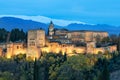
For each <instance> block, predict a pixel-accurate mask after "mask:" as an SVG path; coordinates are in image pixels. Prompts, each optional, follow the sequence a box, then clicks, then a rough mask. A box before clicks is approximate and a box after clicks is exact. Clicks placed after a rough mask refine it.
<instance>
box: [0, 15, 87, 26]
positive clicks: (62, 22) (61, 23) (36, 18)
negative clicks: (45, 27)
mask: <svg viewBox="0 0 120 80" xmlns="http://www.w3.org/2000/svg"><path fill="white" fill-rule="evenodd" d="M0 17H15V18H21V19H24V20H32V21H37V22H42V23H46V24H48V23H50V21H53V22H54V24H56V25H59V26H67V25H69V24H72V23H77V24H86V23H84V22H80V21H70V20H62V19H52V18H48V17H44V16H25V15H0Z"/></svg>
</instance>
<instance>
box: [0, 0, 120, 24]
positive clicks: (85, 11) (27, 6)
mask: <svg viewBox="0 0 120 80" xmlns="http://www.w3.org/2000/svg"><path fill="white" fill-rule="evenodd" d="M0 15H27V16H46V17H50V18H55V19H65V20H75V21H76V20H77V21H82V22H86V23H91V24H110V25H116V26H120V0H0Z"/></svg>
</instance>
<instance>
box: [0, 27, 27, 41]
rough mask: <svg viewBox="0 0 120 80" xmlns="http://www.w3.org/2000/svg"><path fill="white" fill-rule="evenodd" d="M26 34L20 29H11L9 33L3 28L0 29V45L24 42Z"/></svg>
mask: <svg viewBox="0 0 120 80" xmlns="http://www.w3.org/2000/svg"><path fill="white" fill-rule="evenodd" d="M26 40H27V34H26V33H25V32H24V31H23V30H22V29H21V30H20V29H17V28H15V29H12V30H11V31H7V30H5V29H4V28H2V29H0V43H5V42H8V41H12V42H16V41H26Z"/></svg>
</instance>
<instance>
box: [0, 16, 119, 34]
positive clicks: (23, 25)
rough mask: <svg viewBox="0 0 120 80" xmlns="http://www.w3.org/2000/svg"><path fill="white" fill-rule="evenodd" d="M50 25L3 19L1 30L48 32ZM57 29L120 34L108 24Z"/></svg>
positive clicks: (0, 21)
mask: <svg viewBox="0 0 120 80" xmlns="http://www.w3.org/2000/svg"><path fill="white" fill-rule="evenodd" d="M49 23H50V22H48V23H43V21H42V20H41V22H40V21H39V22H38V21H33V20H31V19H22V18H16V17H1V18H0V28H5V29H7V30H11V29H13V28H19V29H23V30H24V31H28V30H30V29H40V28H43V29H44V30H45V31H46V32H47V30H48V26H49ZM53 23H54V24H55V28H67V29H68V30H97V31H107V32H109V33H110V34H119V33H120V27H116V26H111V25H106V24H97V25H92V24H83V23H71V24H69V25H66V26H60V25H56V23H55V22H53Z"/></svg>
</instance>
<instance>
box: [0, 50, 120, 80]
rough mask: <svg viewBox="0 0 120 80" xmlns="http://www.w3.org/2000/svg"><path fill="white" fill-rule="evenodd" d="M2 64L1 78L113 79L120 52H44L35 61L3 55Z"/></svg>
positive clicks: (21, 56) (55, 79)
mask: <svg viewBox="0 0 120 80" xmlns="http://www.w3.org/2000/svg"><path fill="white" fill-rule="evenodd" d="M0 64H1V65H0V80H110V72H113V71H115V70H118V69H120V65H119V64H120V54H119V53H118V52H115V53H109V54H104V55H103V54H98V55H93V54H79V55H78V56H71V57H68V56H66V54H65V55H62V54H55V53H49V54H48V53H44V54H43V55H42V57H41V58H40V59H38V60H36V59H35V61H32V60H31V59H27V60H26V55H22V54H20V55H17V56H14V57H13V58H11V59H6V58H4V57H1V58H0Z"/></svg>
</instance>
